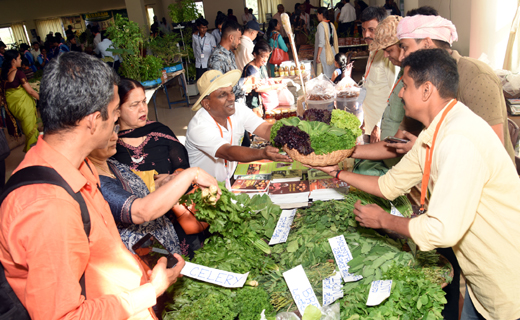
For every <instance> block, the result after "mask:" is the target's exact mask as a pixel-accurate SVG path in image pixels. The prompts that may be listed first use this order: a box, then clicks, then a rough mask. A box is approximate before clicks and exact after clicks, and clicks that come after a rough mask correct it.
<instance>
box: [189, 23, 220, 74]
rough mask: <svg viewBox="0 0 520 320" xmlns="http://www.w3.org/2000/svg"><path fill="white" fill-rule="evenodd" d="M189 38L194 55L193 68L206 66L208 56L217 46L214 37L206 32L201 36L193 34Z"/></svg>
mask: <svg viewBox="0 0 520 320" xmlns="http://www.w3.org/2000/svg"><path fill="white" fill-rule="evenodd" d="M191 39H192V45H193V55H194V56H195V68H203V69H205V68H207V67H208V60H209V56H211V53H212V52H213V49H215V47H216V46H217V43H216V42H215V37H213V35H211V34H209V33H207V32H206V33H205V34H204V37H202V38H201V37H200V36H199V35H198V34H193V35H192V36H191ZM202 55H204V57H203V56H202Z"/></svg>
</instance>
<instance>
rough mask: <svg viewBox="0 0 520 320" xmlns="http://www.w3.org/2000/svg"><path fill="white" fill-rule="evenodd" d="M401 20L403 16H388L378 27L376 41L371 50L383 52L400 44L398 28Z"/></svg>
mask: <svg viewBox="0 0 520 320" xmlns="http://www.w3.org/2000/svg"><path fill="white" fill-rule="evenodd" d="M401 19H403V17H401V16H388V17H386V18H385V19H384V20H383V21H381V22H380V23H379V24H378V25H377V27H376V31H375V36H374V41H372V43H371V44H370V47H369V50H370V51H375V50H382V49H385V48H388V47H390V46H391V45H394V44H396V43H398V42H399V38H397V26H398V25H399V21H401Z"/></svg>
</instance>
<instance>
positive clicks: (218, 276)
mask: <svg viewBox="0 0 520 320" xmlns="http://www.w3.org/2000/svg"><path fill="white" fill-rule="evenodd" d="M181 274H182V275H185V276H187V277H190V278H193V279H198V280H201V281H204V282H209V283H214V284H216V285H219V286H222V287H226V288H241V287H243V286H244V283H245V282H246V280H247V276H248V275H249V272H248V273H244V274H238V273H233V272H228V271H224V270H218V269H213V268H208V267H205V266H201V265H200V264H195V263H191V262H188V261H186V265H185V266H184V268H182V270H181Z"/></svg>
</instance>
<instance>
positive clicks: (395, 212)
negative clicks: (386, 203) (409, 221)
mask: <svg viewBox="0 0 520 320" xmlns="http://www.w3.org/2000/svg"><path fill="white" fill-rule="evenodd" d="M390 207H391V209H390V214H391V215H393V216H397V217H403V218H404V216H403V215H402V214H401V212H399V210H397V208H396V207H395V206H394V204H393V203H392V202H390Z"/></svg>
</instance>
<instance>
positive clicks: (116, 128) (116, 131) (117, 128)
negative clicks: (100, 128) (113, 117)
mask: <svg viewBox="0 0 520 320" xmlns="http://www.w3.org/2000/svg"><path fill="white" fill-rule="evenodd" d="M119 128H120V126H119V125H118V124H116V125H115V126H114V132H115V133H119Z"/></svg>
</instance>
